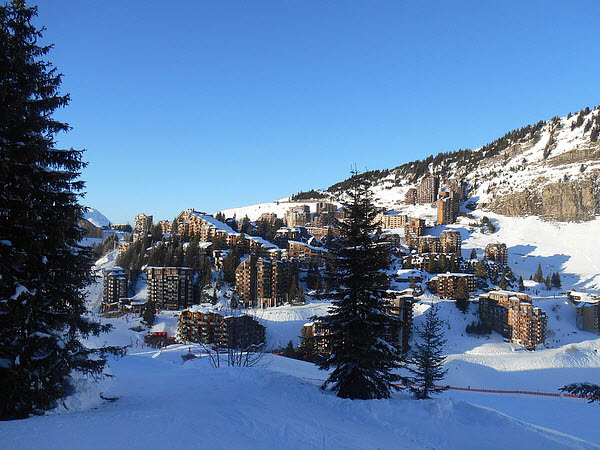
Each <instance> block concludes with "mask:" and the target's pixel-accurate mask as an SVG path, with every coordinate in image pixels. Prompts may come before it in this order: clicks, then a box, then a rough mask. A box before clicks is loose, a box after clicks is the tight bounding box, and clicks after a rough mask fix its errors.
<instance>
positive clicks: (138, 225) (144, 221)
mask: <svg viewBox="0 0 600 450" xmlns="http://www.w3.org/2000/svg"><path fill="white" fill-rule="evenodd" d="M152 221H153V217H152V215H146V214H138V215H137V216H135V218H134V222H133V240H134V241H137V240H138V239H141V238H143V237H144V236H147V235H148V233H150V230H151V229H152Z"/></svg>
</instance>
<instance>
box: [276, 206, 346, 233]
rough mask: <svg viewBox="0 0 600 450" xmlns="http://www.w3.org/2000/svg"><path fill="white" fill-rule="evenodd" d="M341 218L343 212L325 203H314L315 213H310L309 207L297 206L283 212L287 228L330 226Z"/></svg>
mask: <svg viewBox="0 0 600 450" xmlns="http://www.w3.org/2000/svg"><path fill="white" fill-rule="evenodd" d="M340 218H343V212H342V211H338V207H337V205H335V204H334V203H329V202H325V201H321V202H317V203H316V212H314V213H311V212H310V206H308V205H298V206H294V207H292V208H289V209H288V210H287V211H286V212H285V216H284V220H285V224H286V225H287V226H288V227H298V226H300V227H325V226H331V225H333V224H334V223H335V220H336V219H340Z"/></svg>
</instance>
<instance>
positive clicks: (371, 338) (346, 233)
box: [318, 172, 401, 399]
mask: <svg viewBox="0 0 600 450" xmlns="http://www.w3.org/2000/svg"><path fill="white" fill-rule="evenodd" d="M343 207H344V209H345V210H346V212H347V219H346V220H345V221H343V222H342V221H340V222H339V223H338V224H337V226H338V228H339V234H340V236H341V241H342V243H343V245H342V246H340V247H339V248H337V249H336V250H335V251H334V255H335V264H336V266H337V273H338V281H339V286H338V288H337V290H336V291H335V292H333V293H332V294H330V295H331V297H332V298H333V307H332V308H331V310H330V314H329V315H328V316H325V317H321V318H319V319H318V322H320V325H321V326H323V327H324V328H325V329H326V330H327V331H328V333H329V334H328V335H327V339H328V344H329V346H330V348H331V355H330V356H328V357H327V358H326V359H325V360H324V361H323V362H322V363H321V364H320V368H321V369H330V368H333V371H332V372H331V374H330V375H329V378H328V379H327V381H326V382H325V383H324V385H323V387H326V386H328V385H332V390H333V391H335V392H336V393H337V395H338V397H342V398H352V399H371V398H388V397H390V395H391V392H392V389H394V388H395V386H394V384H393V383H394V382H395V381H398V380H399V379H400V377H399V376H398V375H395V374H393V373H392V370H393V369H394V368H396V367H398V366H399V363H400V358H401V351H400V349H399V348H397V347H396V345H395V344H394V343H393V342H391V341H390V339H389V336H390V334H391V333H390V331H391V330H392V329H393V328H394V326H395V325H396V320H397V318H396V317H394V316H393V315H391V314H389V312H388V310H387V302H386V300H385V299H384V298H383V295H382V294H383V290H385V289H386V288H387V287H388V286H389V280H388V277H387V275H386V273H385V270H386V269H387V267H388V265H389V260H390V258H389V248H388V247H386V246H379V245H376V244H375V242H374V238H373V236H372V233H373V232H374V231H375V230H376V225H375V224H374V222H375V217H376V215H377V209H376V208H375V205H374V204H373V195H372V193H371V186H370V183H369V182H368V180H366V179H365V178H364V177H361V176H360V175H358V174H357V173H356V172H353V173H352V178H351V179H350V189H349V190H348V199H347V200H346V201H344V202H343Z"/></svg>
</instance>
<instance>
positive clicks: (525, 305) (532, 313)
mask: <svg viewBox="0 0 600 450" xmlns="http://www.w3.org/2000/svg"><path fill="white" fill-rule="evenodd" d="M479 318H480V319H481V320H482V321H483V322H484V323H486V324H488V325H489V326H490V327H491V328H492V329H493V330H494V331H497V332H498V333H500V334H501V335H502V336H504V337H506V338H508V339H510V340H511V341H512V342H515V343H518V344H521V345H523V346H524V347H525V348H526V349H530V350H535V348H536V346H537V345H541V344H543V343H544V342H545V340H546V327H547V323H548V318H547V316H546V313H545V312H543V311H542V310H541V309H540V308H536V307H534V306H533V305H532V303H531V299H530V298H529V296H528V295H526V294H523V293H520V292H511V291H491V292H489V293H487V294H482V295H480V296H479Z"/></svg>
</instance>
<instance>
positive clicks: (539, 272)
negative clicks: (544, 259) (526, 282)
mask: <svg viewBox="0 0 600 450" xmlns="http://www.w3.org/2000/svg"><path fill="white" fill-rule="evenodd" d="M533 281H535V282H536V283H543V281H544V273H543V272H542V265H541V264H538V268H537V271H536V272H535V275H534V276H533Z"/></svg>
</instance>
